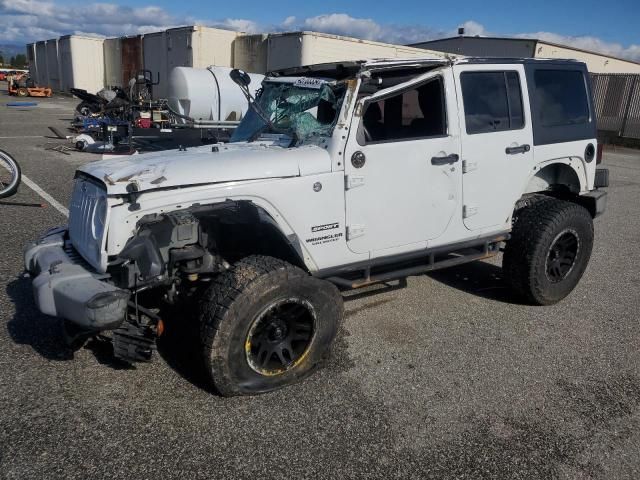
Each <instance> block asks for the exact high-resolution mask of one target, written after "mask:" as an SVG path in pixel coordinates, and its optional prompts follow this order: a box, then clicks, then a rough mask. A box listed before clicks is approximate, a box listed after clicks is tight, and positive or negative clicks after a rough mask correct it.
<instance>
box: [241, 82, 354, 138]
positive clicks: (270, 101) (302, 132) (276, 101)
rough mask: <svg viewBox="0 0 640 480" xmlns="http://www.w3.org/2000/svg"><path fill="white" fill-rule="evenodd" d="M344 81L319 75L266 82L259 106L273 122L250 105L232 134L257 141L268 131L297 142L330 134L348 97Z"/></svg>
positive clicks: (258, 102)
mask: <svg viewBox="0 0 640 480" xmlns="http://www.w3.org/2000/svg"><path fill="white" fill-rule="evenodd" d="M344 92H345V87H344V85H332V84H329V83H327V82H324V81H320V80H316V79H296V80H295V81H293V82H269V81H267V82H264V84H263V88H262V90H261V92H260V93H259V94H258V96H257V98H256V103H257V108H259V109H261V112H262V113H263V114H264V116H265V117H266V118H268V119H269V120H270V122H271V123H270V124H269V123H267V122H266V121H265V119H263V118H261V116H260V115H259V114H258V113H257V112H256V111H255V109H253V108H252V109H250V110H249V112H247V115H246V116H245V117H244V118H243V119H242V122H240V125H239V126H238V128H237V129H236V130H235V132H234V133H233V136H232V137H231V141H232V142H245V141H253V140H256V139H257V138H259V137H260V135H261V134H266V133H280V134H284V135H288V136H290V137H291V138H292V139H294V140H295V141H297V142H305V141H307V140H309V139H311V138H312V137H328V136H330V135H331V133H332V132H333V128H334V126H335V123H336V120H337V118H338V113H339V110H340V107H341V105H342V99H343V97H344Z"/></svg>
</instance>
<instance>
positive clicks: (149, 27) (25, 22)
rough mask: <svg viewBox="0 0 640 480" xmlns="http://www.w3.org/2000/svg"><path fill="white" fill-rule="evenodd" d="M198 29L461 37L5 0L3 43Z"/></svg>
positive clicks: (0, 17)
mask: <svg viewBox="0 0 640 480" xmlns="http://www.w3.org/2000/svg"><path fill="white" fill-rule="evenodd" d="M193 24H199V25H209V26H214V27H218V28H225V29H229V30H236V31H242V32H247V33H260V32H273V31H276V32H281V31H292V30H315V31H320V32H326V33H333V34H337V35H347V36H352V37H357V38H362V39H366V40H378V41H383V42H389V43H397V44H408V43H417V42H423V41H426V40H432V39H434V38H441V37H446V36H452V35H456V34H457V29H454V30H443V29H438V28H433V27H430V26H427V25H420V24H414V25H399V24H391V23H379V22H377V21H375V20H373V19H371V18H356V17H352V16H350V15H347V14H345V13H329V14H326V15H318V16H315V17H308V18H296V17H295V16H289V17H286V18H285V19H284V20H283V21H282V22H281V23H279V24H275V25H267V24H263V23H260V22H256V21H254V20H249V19H244V18H226V19H221V20H208V19H203V18H191V17H182V16H179V15H173V14H170V13H168V12H167V11H166V10H164V9H163V8H160V7H156V6H146V7H136V8H133V7H128V6H123V5H117V4H113V3H86V4H77V5H75V6H73V5H71V6H69V5H68V6H65V7H60V6H57V5H55V3H54V2H53V1H47V0H0V43H2V42H5V43H6V42H11V43H20V42H24V43H27V42H33V41H36V40H46V39H49V38H54V37H57V36H60V35H65V34H70V33H84V34H92V35H98V36H105V37H113V36H120V35H134V34H139V33H148V32H153V31H158V30H162V29H165V28H170V27H175V26H179V25H193ZM460 26H461V27H464V29H465V34H466V35H480V36H487V35H492V33H490V32H489V31H488V30H487V29H486V28H485V27H484V25H482V24H480V23H478V22H475V21H473V20H467V21H466V22H464V23H462V24H460ZM494 35H500V34H494ZM512 36H515V37H527V38H541V39H544V40H547V41H550V42H554V43H559V44H563V45H570V46H574V47H577V48H582V49H585V50H594V51H597V52H602V53H605V54H609V55H615V56H619V57H624V58H629V59H632V60H637V61H640V45H629V46H627V47H625V46H623V45H620V44H618V43H614V42H607V41H604V40H602V39H599V38H597V37H592V36H577V37H571V36H564V35H560V34H556V33H551V32H536V33H527V34H514V35H512Z"/></svg>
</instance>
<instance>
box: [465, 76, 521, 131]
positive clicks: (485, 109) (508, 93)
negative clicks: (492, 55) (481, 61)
mask: <svg viewBox="0 0 640 480" xmlns="http://www.w3.org/2000/svg"><path fill="white" fill-rule="evenodd" d="M460 82H461V84H462V100H463V103H464V115H465V124H466V128H467V133H468V134H474V133H487V132H498V131H504V130H515V129H519V128H522V127H523V126H524V115H523V113H522V92H521V89H520V77H519V75H518V72H512V71H509V72H464V73H463V74H462V75H461V76H460Z"/></svg>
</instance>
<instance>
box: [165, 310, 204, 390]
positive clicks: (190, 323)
mask: <svg viewBox="0 0 640 480" xmlns="http://www.w3.org/2000/svg"><path fill="white" fill-rule="evenodd" d="M194 310H195V309H194V308H187V309H184V308H183V309H179V308H177V307H171V306H167V307H165V308H163V309H162V310H161V311H160V318H162V321H163V323H164V332H163V333H162V335H161V336H160V338H158V340H157V342H156V344H157V353H158V355H159V356H160V357H161V358H162V359H163V360H164V361H165V362H167V365H169V367H171V368H172V369H173V370H174V371H175V372H176V373H178V374H179V375H180V376H182V377H183V378H184V379H185V380H187V381H188V382H190V383H191V384H192V385H195V386H196V387H198V388H200V389H202V390H205V391H207V392H209V393H214V394H216V392H215V391H214V390H213V387H211V385H210V383H209V381H208V378H207V373H206V371H205V363H204V360H203V358H202V347H201V345H202V340H201V339H200V329H199V324H198V321H197V313H196V312H195V311H194Z"/></svg>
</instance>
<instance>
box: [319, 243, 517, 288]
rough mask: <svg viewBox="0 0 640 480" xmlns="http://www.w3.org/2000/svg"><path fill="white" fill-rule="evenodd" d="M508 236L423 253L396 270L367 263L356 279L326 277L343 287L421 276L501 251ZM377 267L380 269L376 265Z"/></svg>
mask: <svg viewBox="0 0 640 480" xmlns="http://www.w3.org/2000/svg"><path fill="white" fill-rule="evenodd" d="M507 239H508V235H505V236H502V237H498V238H493V239H491V240H490V241H485V242H484V243H481V244H479V245H477V246H473V247H466V248H462V249H458V250H452V251H450V252H443V251H442V249H437V251H433V252H428V251H427V252H426V257H424V258H422V259H421V261H420V260H418V261H417V263H414V264H412V265H407V264H406V262H405V263H404V265H405V266H404V267H402V268H398V269H390V268H389V267H388V266H387V268H386V269H385V270H384V271H378V272H376V271H375V267H372V266H368V267H366V268H364V269H363V270H362V275H361V276H359V277H356V278H346V277H342V276H331V277H327V278H326V279H325V280H328V281H330V282H331V283H333V284H335V285H337V286H339V287H342V288H346V289H355V288H362V287H366V286H369V285H373V284H375V283H383V282H388V281H391V280H397V279H399V278H405V277H409V276H411V275H420V274H422V273H426V272H430V271H433V270H439V269H441V268H448V267H454V266H456V265H462V264H464V263H469V262H473V261H476V260H483V259H485V258H490V257H493V256H495V255H497V254H498V252H499V251H500V242H503V241H505V240H507ZM377 270H381V268H380V267H379V268H378V269H377Z"/></svg>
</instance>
